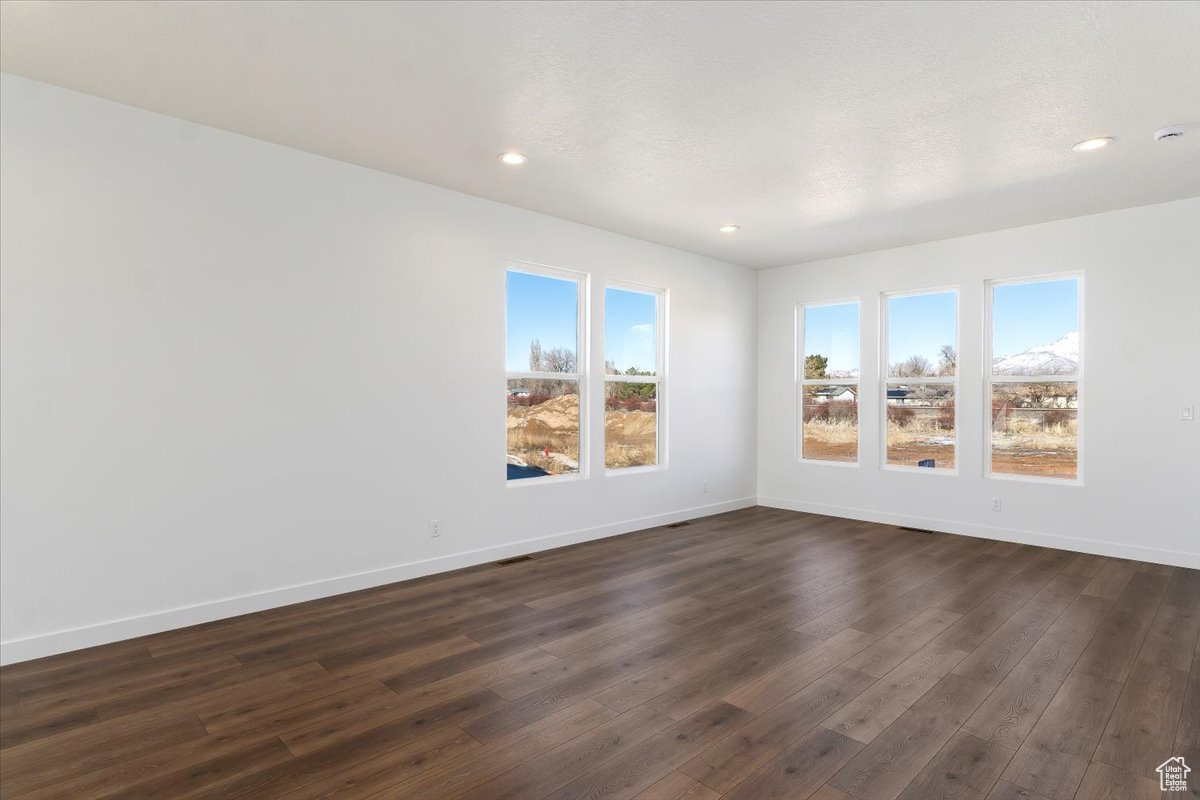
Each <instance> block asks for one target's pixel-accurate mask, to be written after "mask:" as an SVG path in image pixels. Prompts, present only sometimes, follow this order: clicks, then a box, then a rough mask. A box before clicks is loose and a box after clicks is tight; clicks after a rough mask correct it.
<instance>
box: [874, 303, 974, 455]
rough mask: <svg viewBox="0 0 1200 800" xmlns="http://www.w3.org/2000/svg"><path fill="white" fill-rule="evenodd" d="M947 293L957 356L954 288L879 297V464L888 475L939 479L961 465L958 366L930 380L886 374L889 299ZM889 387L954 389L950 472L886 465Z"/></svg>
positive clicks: (957, 312)
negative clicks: (951, 298)
mask: <svg viewBox="0 0 1200 800" xmlns="http://www.w3.org/2000/svg"><path fill="white" fill-rule="evenodd" d="M950 292H953V293H954V352H955V354H956V355H957V354H958V353H960V351H961V346H960V342H961V341H962V332H961V331H960V330H959V326H960V325H961V324H962V311H961V304H962V293H961V292H960V291H959V287H958V286H939V287H937V288H934V289H914V290H904V291H896V292H884V293H882V294H881V295H880V296H879V352H880V353H881V354H882V356H881V358H880V359H879V372H880V394H879V399H880V411H879V414H880V421H879V429H880V438H879V464H880V467H881V468H882V469H885V470H888V471H891V472H918V473H921V474H925V475H942V476H953V475H958V467H959V463H960V462H961V458H960V457H959V456H960V451H961V449H962V448H960V447H959V443H960V439H959V435H958V428H959V418H960V416H961V411H962V409H961V406H962V404H961V403H960V402H959V391H958V389H959V387H958V376H959V371H960V370H959V369H958V365H957V364H956V365H955V368H954V376H953V377H946V376H930V377H922V378H892V377H889V376H888V371H889V370H890V369H891V361H892V354H891V352H890V351H889V349H888V338H889V336H888V334H889V333H890V332H891V331H890V330H889V328H888V325H889V320H888V301H889V300H890V299H892V298H893V297H923V296H925V295H931V294H948V293H950ZM892 384H905V385H907V386H913V385H926V386H951V387H953V389H954V468H953V469H944V468H941V467H935V468H934V469H929V468H927V467H909V466H903V465H899V464H889V463H888V448H887V444H888V443H887V436H888V419H887V413H888V396H887V392H888V386H890V385H892Z"/></svg>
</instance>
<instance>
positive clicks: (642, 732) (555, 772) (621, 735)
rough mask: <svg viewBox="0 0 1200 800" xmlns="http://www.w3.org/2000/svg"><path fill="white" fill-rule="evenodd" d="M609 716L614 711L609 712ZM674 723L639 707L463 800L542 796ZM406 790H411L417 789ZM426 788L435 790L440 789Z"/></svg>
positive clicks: (563, 743) (550, 750)
mask: <svg viewBox="0 0 1200 800" xmlns="http://www.w3.org/2000/svg"><path fill="white" fill-rule="evenodd" d="M589 702H591V701H589ZM600 707H601V708H604V706H600ZM609 713H610V714H613V713H615V712H613V711H611V710H609ZM674 724H676V723H675V721H674V720H672V719H671V718H670V717H668V716H666V715H665V714H659V713H657V712H655V711H652V710H651V709H649V708H646V707H645V706H639V707H638V708H635V709H633V710H631V711H626V712H625V713H624V714H621V715H619V716H616V717H615V718H614V719H611V720H609V721H607V722H605V723H604V724H602V725H600V726H599V727H597V728H595V729H594V730H592V731H590V732H588V733H586V734H583V735H580V736H577V737H574V738H572V739H569V740H567V741H561V742H560V743H557V744H555V745H553V746H550V747H548V748H546V749H545V751H544V752H542V753H541V754H539V755H537V756H535V757H533V758H531V759H529V760H527V761H526V762H525V763H523V764H521V765H520V766H518V767H516V768H515V769H513V770H511V771H509V772H506V773H504V774H503V775H500V776H499V777H496V778H494V779H493V780H490V781H488V782H487V783H484V784H482V785H481V786H478V788H476V789H475V790H474V791H471V792H467V793H466V794H465V795H464V796H463V797H462V800H524V799H525V798H529V797H543V796H544V795H546V794H549V793H550V792H553V791H554V790H555V789H558V788H561V787H562V786H563V785H564V784H567V783H569V782H571V781H573V780H575V779H576V778H578V777H579V776H581V775H583V774H584V773H586V772H588V771H589V770H592V769H595V768H596V767H597V766H598V765H599V764H602V763H605V762H606V761H608V760H610V759H612V758H615V757H616V756H618V755H620V754H621V753H624V752H626V751H628V750H629V749H630V748H633V747H636V746H637V745H638V744H640V743H642V742H644V741H645V740H646V739H648V738H650V737H651V736H654V735H656V734H659V733H661V732H662V731H663V730H665V729H666V728H668V727H670V726H672V725H674ZM405 788H407V789H409V790H410V791H411V790H412V789H414V788H416V787H405ZM425 788H428V789H429V790H435V789H437V788H439V787H435V786H428V787H425Z"/></svg>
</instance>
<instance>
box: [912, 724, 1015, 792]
mask: <svg viewBox="0 0 1200 800" xmlns="http://www.w3.org/2000/svg"><path fill="white" fill-rule="evenodd" d="M1012 756H1013V751H1012V750H1010V749H1009V748H1007V747H1005V746H1004V745H1002V744H999V743H998V742H989V741H986V740H984V739H980V738H978V737H976V736H972V735H971V734H969V733H961V732H960V733H956V734H954V736H952V737H951V738H950V741H949V742H947V743H946V746H945V747H943V748H942V749H941V752H939V753H938V754H937V755H936V756H934V757H933V760H932V761H930V762H929V763H928V764H926V765H925V768H924V769H922V770H921V771H920V772H919V773H917V777H916V778H914V779H913V781H912V783H910V784H909V785H908V787H907V788H906V789H905V790H904V791H903V792H902V793H901V795H900V800H938V798H954V800H985V798H986V796H987V794H988V792H989V791H990V790H991V788H992V786H993V785H994V784H995V783H996V779H997V778H999V777H1000V773H1001V772H1002V771H1003V770H1004V767H1005V765H1006V764H1008V762H1009V759H1011V758H1012Z"/></svg>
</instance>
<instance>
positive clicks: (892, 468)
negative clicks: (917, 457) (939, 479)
mask: <svg viewBox="0 0 1200 800" xmlns="http://www.w3.org/2000/svg"><path fill="white" fill-rule="evenodd" d="M883 471H884V472H907V473H912V474H914V475H942V476H945V477H958V467H955V468H954V469H938V468H937V467H904V466H900V465H898V464H884V465H883Z"/></svg>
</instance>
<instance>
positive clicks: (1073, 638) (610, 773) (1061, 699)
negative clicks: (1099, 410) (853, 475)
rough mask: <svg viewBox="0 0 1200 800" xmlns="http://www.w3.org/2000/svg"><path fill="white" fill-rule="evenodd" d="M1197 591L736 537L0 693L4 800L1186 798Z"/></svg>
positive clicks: (643, 547) (185, 643) (175, 648)
mask: <svg viewBox="0 0 1200 800" xmlns="http://www.w3.org/2000/svg"><path fill="white" fill-rule="evenodd" d="M1197 639H1200V572H1198V571H1196V570H1186V569H1176V568H1171V567H1163V566H1158V565H1154V564H1143V563H1138V562H1133V561H1122V560H1118V559H1112V558H1102V557H1098V556H1090V555H1079V554H1076V553H1071V552H1066V551H1061V550H1047V549H1042V548H1037V547H1029V546H1022V545H1015V544H1007V543H1002V542H993V541H986V540H982V539H971V538H967V537H960V536H949V535H942V534H926V533H921V532H917V531H911V530H904V529H900V528H894V527H888V526H884V525H875V524H869V523H858V522H852V521H847V520H840V519H833V518H828V517H819V516H813V515H808V514H798V513H793V512H787V511H778V510H771V509H765V508H755V509H747V510H745V511H739V512H734V513H729V514H723V515H720V516H715V517H709V518H707V519H704V520H698V521H696V522H695V523H692V524H690V525H686V526H684V527H678V528H673V529H666V528H656V529H651V530H646V531H641V532H638V533H635V534H630V535H627V536H621V537H616V538H611V539H606V540H603V541H599V542H592V543H588V544H583V545H577V546H574V547H568V548H563V549H560V550H553V551H548V552H544V553H539V554H537V555H536V556H535V557H534V558H533V559H531V560H528V561H521V562H517V563H513V564H509V565H505V566H497V565H487V566H481V567H475V568H471V569H466V570H461V571H458V572H454V573H447V574H443V575H437V576H432V577H429V578H424V579H421V580H416V581H410V582H407V583H401V584H393V585H390V586H384V587H380V588H377V589H370V590H366V591H362V592H357V593H354V594H348V595H342V596H339V597H334V598H329V599H326V600H319V601H314V602H311V603H304V604H300V605H295V606H289V607H287V608H281V609H276V610H273V611H266V612H262V613H258V614H251V615H248V616H244V617H238V618H235V619H229V620H222V621H219V622H214V623H210V624H207V625H202V626H198V627H194V628H188V629H184V630H177V631H171V632H168V633H163V634H158V635H155V636H149V637H145V638H142V639H137V640H132V641H127V642H121V643H118V644H113V645H107V646H104V647H98V648H94V649H92V650H89V651H81V652H77V653H70V654H65V655H62V656H55V657H52V658H46V659H41V660H39V661H33V662H26V663H23V664H15V665H12V666H9V667H5V668H3V669H2V670H0V720H2V725H0V794H2V795H3V797H4V798H12V799H13V800H17V799H18V798H22V799H23V798H39V800H44V799H45V798H71V799H72V800H79V799H80V798H100V797H104V798H156V799H157V798H172V799H181V798H201V797H203V798H276V797H278V798H292V799H295V800H303V799H304V798H328V797H336V798H343V799H344V798H420V799H421V800H439V799H445V800H450V799H451V798H463V799H464V800H543V799H547V800H549V799H551V798H552V799H553V800H575V799H576V798H578V799H579V800H583V799H584V798H586V799H587V800H600V799H601V798H603V799H604V800H618V798H637V800H683V799H684V798H687V799H688V800H713V798H718V797H722V798H728V799H729V800H772V799H773V798H789V799H791V798H795V799H796V800H801V799H802V798H809V797H812V798H819V800H847V798H856V799H857V800H893V798H902V799H903V800H927V799H929V798H942V797H953V798H958V799H959V800H969V799H970V798H978V799H979V800H984V799H985V798H986V799H987V800H1016V799H1017V798H1025V800H1045V799H1046V798H1050V799H1051V800H1071V799H1072V798H1075V799H1076V800H1098V799H1099V798H1113V800H1136V799H1137V798H1149V797H1158V796H1159V790H1158V778H1157V774H1156V772H1155V767H1157V766H1158V765H1159V764H1160V763H1162V762H1163V761H1165V760H1166V759H1168V758H1170V757H1172V756H1183V757H1184V758H1185V759H1187V761H1188V763H1189V765H1191V766H1192V768H1193V769H1194V770H1195V772H1193V773H1192V776H1191V786H1192V787H1193V788H1192V790H1191V792H1190V794H1174V795H1170V796H1172V797H1182V796H1200V790H1198V789H1197V788H1195V787H1200V648H1198V647H1197Z"/></svg>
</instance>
